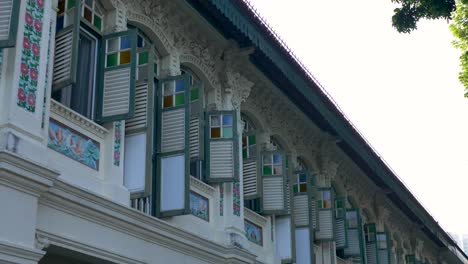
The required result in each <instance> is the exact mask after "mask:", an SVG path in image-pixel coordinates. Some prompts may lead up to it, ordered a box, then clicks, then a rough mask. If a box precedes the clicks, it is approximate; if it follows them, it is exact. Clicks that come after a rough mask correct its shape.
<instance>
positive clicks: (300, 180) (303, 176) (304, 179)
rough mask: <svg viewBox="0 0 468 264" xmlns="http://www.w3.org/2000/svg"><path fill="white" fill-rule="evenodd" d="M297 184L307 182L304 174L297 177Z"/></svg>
mask: <svg viewBox="0 0 468 264" xmlns="http://www.w3.org/2000/svg"><path fill="white" fill-rule="evenodd" d="M299 182H307V177H306V175H305V174H300V175H299Z"/></svg>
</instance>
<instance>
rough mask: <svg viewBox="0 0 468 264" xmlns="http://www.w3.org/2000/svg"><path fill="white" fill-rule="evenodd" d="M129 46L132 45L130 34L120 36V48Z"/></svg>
mask: <svg viewBox="0 0 468 264" xmlns="http://www.w3.org/2000/svg"><path fill="white" fill-rule="evenodd" d="M131 47H132V39H131V38H130V36H123V37H120V49H121V50H124V49H129V48H131Z"/></svg>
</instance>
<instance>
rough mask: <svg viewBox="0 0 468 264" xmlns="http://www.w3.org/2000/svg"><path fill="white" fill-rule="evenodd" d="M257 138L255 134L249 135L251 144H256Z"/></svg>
mask: <svg viewBox="0 0 468 264" xmlns="http://www.w3.org/2000/svg"><path fill="white" fill-rule="evenodd" d="M255 143H256V139H255V136H249V145H255Z"/></svg>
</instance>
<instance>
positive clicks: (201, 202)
mask: <svg viewBox="0 0 468 264" xmlns="http://www.w3.org/2000/svg"><path fill="white" fill-rule="evenodd" d="M209 207H210V202H209V200H208V198H206V197H204V196H201V195H200V194H198V193H195V192H190V213H191V214H193V215H194V216H196V217H198V218H201V219H203V220H205V221H210V213H209Z"/></svg>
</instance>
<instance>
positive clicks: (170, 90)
mask: <svg viewBox="0 0 468 264" xmlns="http://www.w3.org/2000/svg"><path fill="white" fill-rule="evenodd" d="M171 84H172V82H166V83H164V85H163V95H172V94H174V90H173V88H172V87H173V86H172V85H171Z"/></svg>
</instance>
